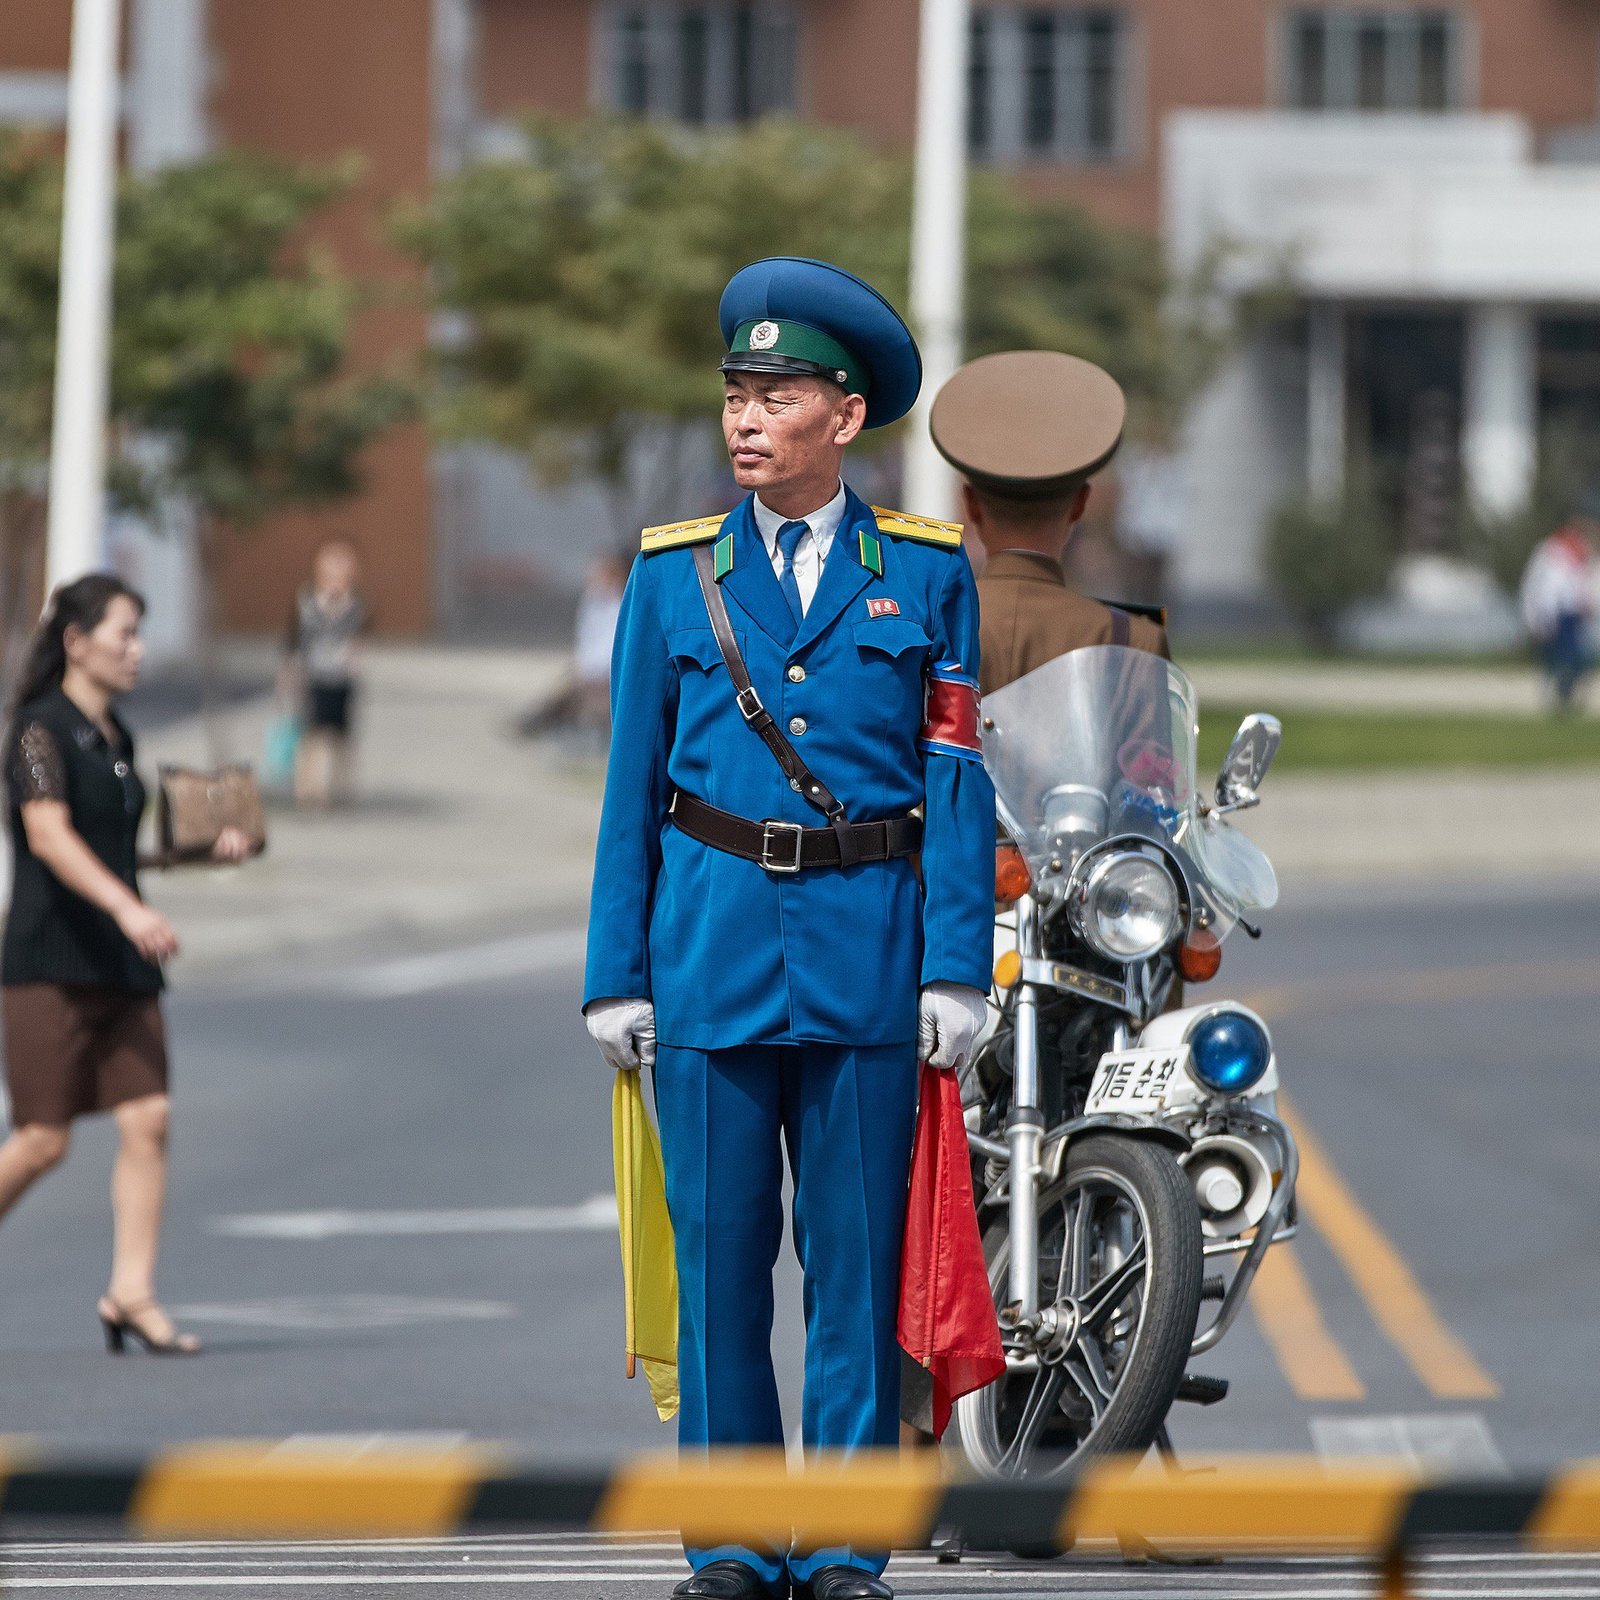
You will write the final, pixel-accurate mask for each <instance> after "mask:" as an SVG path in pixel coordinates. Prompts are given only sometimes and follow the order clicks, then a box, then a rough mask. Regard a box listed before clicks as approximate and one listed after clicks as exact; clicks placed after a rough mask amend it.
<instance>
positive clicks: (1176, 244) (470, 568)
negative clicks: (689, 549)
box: [0, 0, 1600, 632]
mask: <svg viewBox="0 0 1600 1600" xmlns="http://www.w3.org/2000/svg"><path fill="white" fill-rule="evenodd" d="M128 3H129V26H128V30H127V38H128V46H127V71H126V91H125V125H126V136H127V137H126V148H127V153H128V159H129V160H130V161H132V162H135V163H138V164H142V165H155V164H159V163H161V162H164V161H181V160H184V159H189V158H192V157H193V156H194V155H196V154H199V153H201V152H203V151H205V150H207V149H210V148H214V147H217V146H222V145H250V146H255V147H260V148H265V149H269V150H273V151H277V152H280V153H283V154H285V155H291V156H295V157H326V156H331V155H335V154H338V153H341V152H344V151H347V150H359V151H361V152H362V153H363V155H364V156H365V158H366V168H365V174H364V177H363V179H362V181H361V183H360V185H359V187H358V189H357V191H356V192H355V193H354V194H353V195H352V196H351V197H350V199H349V200H348V201H347V202H345V203H344V204H343V205H342V206H341V208H340V209H339V211H338V213H337V214H336V215H335V216H332V217H330V218H329V219H328V221H327V223H326V230H327V233H328V236H329V239H330V241H331V242H332V243H333V244H334V245H335V246H336V247H337V249H338V251H339V253H340V255H341V257H342V258H343V259H344V260H345V262H346V263H347V264H349V265H350V266H351V267H352V268H355V269H357V270H360V271H361V272H363V273H365V274H368V275H370V276H373V277H377V278H380V279H390V280H394V281H396V282H397V283H398V284H400V285H401V286H408V285H409V286H416V278H415V274H414V272H413V270H412V269H411V268H410V267H409V266H408V265H407V264H406V263H405V262H404V261H403V260H402V259H401V258H399V257H398V256H397V255H396V254H395V253H394V251H393V250H392V249H391V248H390V246H389V245H388V243H387V241H386V238H385V233H384V226H383V219H384V218H385V216H386V215H387V213H388V211H389V209H390V208H391V207H392V206H393V205H394V203H395V202H396V201H398V200H400V199H402V198H404V197H407V196H417V195H421V194H423V193H425V192H426V189H427V187H428V185H429V183H430V181H431V180H432V179H433V177H434V176H435V175H437V174H439V173H441V172H447V171H450V170H453V169H454V168H456V167H458V166H459V165H460V164H461V163H463V162H465V161H470V160H473V159H475V158H477V157H478V156H480V155H481V154H483V153H486V152H492V151H493V150H494V149H496V148H503V147H504V140H505V137H506V129H507V128H508V127H509V126H510V125H511V123H512V121H513V119H514V118H515V117H516V115H517V114H518V113H519V112H521V111H523V110H526V109H529V108H537V109H540V110H545V111H555V112H558V113H565V112H571V113H578V112H581V111H583V110H584V109H586V108H588V107H592V106H612V107H618V108H622V109H628V110H634V111H639V112H643V113H648V114H651V115H659V116H665V117H671V118H674V119H677V120H681V121H684V122H686V123H691V124H694V123H699V124H706V123H717V122H725V121H732V120H738V119H740V118H743V117H746V116H750V115H754V114H757V113H759V112H760V111H762V110H764V109H767V108H779V109H785V110H789V111H793V112H795V113H798V114H799V115H801V116H805V117H809V118H814V119H817V120H820V121H825V122H832V123H839V124H844V125H848V126H851V127H854V128H858V129H860V130H861V131H863V132H864V133H865V134H867V135H868V136H869V137H872V138H874V139H877V140H882V141H886V142H893V143H899V144H904V143H907V142H908V141H909V139H910V137H911V132H912V126H913V119H914V111H915V82H914V65H915V60H916V46H917V41H916V32H917V14H918V5H917V0H334V3H329V0H270V3H263V0H128ZM69 20H70V4H69V0H8V4H7V6H6V26H5V28H4V30H3V31H0V122H13V123H46V124H48V123H51V122H59V121H60V120H61V118H62V117H63V115H64V111H65V98H66V96H65V77H64V70H65V65H66V55H67V37H68V26H69ZM972 42H973V65H972V107H971V117H970V142H971V147H972V150H973V153H974V157H975V159H977V160H980V161H984V162H990V163H993V164H996V165H999V166H1002V167H1004V168H1007V169H1009V170H1014V171H1016V172H1017V173H1018V174H1019V175H1020V177H1021V178H1022V180H1023V181H1024V182H1026V183H1027V184H1028V185H1029V186H1030V187H1032V188H1034V189H1036V190H1038V191H1040V192H1048V193H1052V194H1061V195H1066V196H1070V197H1073V198H1075V199H1078V200H1080V201H1081V202H1082V203H1084V204H1086V205H1088V206H1090V207H1091V208H1092V209H1093V210H1094V211H1095V212H1096V213H1098V214H1099V215H1101V216H1103V217H1105V218H1106V219H1108V220H1111V221H1114V222H1117V223H1121V224H1125V225H1129V226H1136V227H1141V228H1145V229H1148V230H1150V231H1152V232H1160V233H1162V234H1163V235H1164V237H1165V239H1166V241H1167V244H1168V247H1169V249H1170V250H1171V251H1172V252H1173V254H1174V256H1175V258H1176V259H1177V260H1178V261H1179V262H1180V263H1183V262H1185V261H1190V260H1194V259H1198V257H1199V255H1200V254H1201V253H1202V252H1203V251H1204V250H1205V249H1206V247H1207V245H1208V243H1209V242H1211V241H1213V240H1214V239H1215V238H1217V237H1218V236H1219V235H1224V236H1226V238H1227V239H1228V240H1229V242H1230V243H1231V244H1232V245H1233V246H1235V247H1236V248H1237V254H1238V264H1237V266H1236V268H1235V271H1234V278H1233V280H1232V287H1235V288H1237V289H1238V290H1239V291H1240V292H1244V291H1245V290H1247V289H1248V288H1249V287H1250V286H1251V285H1252V283H1253V282H1257V281H1260V280H1261V278H1262V277H1263V276H1265V275H1266V274H1267V273H1268V272H1269V271H1272V270H1277V271H1280V272H1281V270H1282V268H1283V263H1284V262H1285V261H1290V262H1292V270H1293V272H1294V274H1295V279H1296V282H1297V283H1298V284H1299V285H1300V288H1301V291H1302V293H1303V296H1304V304H1303V312H1304V314H1303V315H1302V316H1300V317H1298V318H1295V319H1293V320H1292V325H1289V326H1286V327H1282V328H1277V329H1274V330H1271V331H1270V332H1269V333H1266V334H1263V335H1261V336H1259V337H1258V338H1257V339H1255V340H1254V341H1253V342H1252V344H1251V346H1250V347H1249V348H1247V349H1245V350H1243V351H1241V352H1240V354H1239V357H1238V359H1237V360H1236V361H1234V362H1233V363H1232V365H1231V366H1230V368H1229V370H1228V371H1227V372H1226V373H1224V374H1222V375H1221V376H1220V377H1219V379H1218V380H1217V382H1216V383H1215V384H1214V385H1213V386H1212V390H1211V391H1210V392H1209V393H1208V394H1207V395H1206V396H1205V397H1204V398H1203V399H1202V401H1201V403H1200V404H1199V406H1198V407H1197V409H1196V414H1195V417H1194V420H1193V425H1192V427H1191V430H1190V434H1189V438H1188V440H1187V445H1186V463H1185V474H1186V475H1185V477H1184V479H1183V482H1184V490H1183V493H1182V495H1181V496H1180V497H1179V500H1180V503H1181V506H1182V508H1183V509H1182V513H1181V516H1180V518H1179V520H1180V522H1181V524H1182V525H1181V527H1178V528H1176V529H1173V530H1169V532H1170V534H1171V536H1172V537H1174V538H1175V539H1176V540H1177V543H1178V548H1177V550H1176V551H1175V552H1174V555H1175V576H1176V580H1177V582H1178V583H1179V585H1180V586H1181V587H1182V588H1183V589H1185V590H1187V591H1190V592H1193V593H1196V594H1214V595H1218V596H1223V597H1226V596H1248V595H1249V594H1250V593H1252V592H1253V591H1254V590H1255V589H1256V588H1258V587H1259V574H1258V562H1257V557H1256V549H1257V543H1258V537H1259V530H1260V527H1261V525H1262V523H1263V520H1264V518H1265V517H1266V515H1267V514H1268V512H1269V511H1270V508H1271V505H1272V504H1273V503H1274V501H1275V500H1276V499H1278V498H1281V497H1282V496H1283V495H1284V494H1286V493H1289V492H1291V491H1292V490H1293V489H1294V488H1295V487H1296V486H1297V485H1298V484H1300V483H1303V482H1304V481H1305V480H1306V477H1307V474H1308V473H1309V475H1310V478H1311V480H1312V481H1313V482H1316V483H1319V484H1321V485H1323V486H1325V487H1330V486H1334V485H1336V484H1337V482H1338V481H1339V479H1340V476H1341V474H1342V473H1343V471H1344V464H1345V461H1346V458H1347V456H1348V455H1349V454H1350V453H1351V452H1352V451H1354V450H1355V449H1357V448H1364V449H1368V450H1369V451H1375V452H1377V453H1378V454H1379V455H1383V454H1385V453H1388V454H1391V455H1396V456H1398V457H1400V458H1404V457H1406V456H1407V453H1408V452H1410V451H1413V450H1414V449H1415V448H1417V446H1416V443H1415V440H1416V438H1420V437H1422V435H1423V434H1424V433H1426V436H1427V438H1428V439H1429V440H1430V441H1431V445H1430V448H1431V450H1432V451H1433V457H1430V459H1433V458H1435V457H1436V458H1438V459H1437V461H1436V468H1437V471H1438V472H1439V474H1441V475H1442V478H1444V479H1449V478H1450V476H1451V474H1452V473H1458V474H1459V476H1460V477H1461V478H1462V480H1463V482H1464V484H1465V486H1466V488H1467V489H1468V490H1469V491H1470V492H1472V493H1474V494H1476V495H1478V496H1479V497H1480V498H1482V499H1484V500H1485V502H1486V503H1489V504H1491V505H1499V506H1503V505H1508V504H1511V503H1513V502H1514V501H1515V500H1516V499H1517V497H1518V496H1519V495H1520V494H1521V493H1523V492H1524V490H1525V488H1526V484H1527V481H1528V478H1529V474H1530V472H1531V463H1532V460H1533V451H1534V444H1535V440H1536V438H1537V435H1538V431H1539V427H1540V425H1541V421H1542V420H1544V419H1547V418H1548V417H1550V416H1552V415H1558V414H1559V415H1563V416H1578V417H1588V416H1589V415H1590V414H1591V413H1593V414H1595V415H1596V416H1600V249H1597V248H1595V247H1596V246H1597V245H1600V238H1596V239H1593V240H1591V239H1590V238H1589V233H1590V232H1591V231H1593V230H1600V134H1592V133H1591V131H1590V130H1591V128H1593V127H1594V126H1595V125H1596V123H1597V120H1600V118H1597V85H1600V5H1597V4H1596V3H1595V0H1458V3H1454V4H1451V3H1447V0H1425V3H1419V4H1398V3H1385V0H1362V3H1354V4H1345V3H1329V4H1306V3H1293V4H1290V3H1284V0H1093V3H1068V0H1061V3H1053V4H1052V3H1046V0H993V3H989V0H974V17H973V41H972ZM427 335H428V326H427V320H426V317H425V316H424V314H423V312H422V311H421V310H420V308H419V307H415V306H414V307H412V308H410V309H407V308H405V307H404V306H403V305H402V306H401V307H399V308H391V309H386V310H384V311H382V312H375V313H373V314H371V315H369V316H368V317H367V319H366V320H365V322H364V324H363V327H362V330H361V337H360V341H359V342H360V351H361V355H362V358H363V359H366V360H382V359H388V358H390V357H392V356H393V355H394V353H396V352H397V351H405V350H415V349H420V348H421V347H422V346H423V345H424V343H425V341H426V338H427ZM1424 399H1426V403H1424ZM1424 420H1426V421H1427V426H1426V428H1424V426H1423V422H1424ZM369 482H370V488H369V490H368V492H367V493H366V494H365V495H364V497H363V498H362V499H361V500H360V501H359V502H358V503H355V504H352V505H350V506H347V507H342V508H339V509H337V510H335V511H333V512H330V513H326V514H321V515H317V516H306V517H298V516H297V517H291V518H285V519H282V520H281V521H280V522H279V523H277V524H276V525H274V526H273V527H271V528H269V529H265V530H262V531H261V533H260V534H258V535H256V536H253V537H252V538H251V539H249V540H248V541H242V542H241V544H240V546H239V552H238V555H237V558H236V560H235V563H234V567H233V570H232V572H231V573H230V574H229V578H228V586H227V594H226V597H225V600H226V608H227V612H228V615H229V617H230V618H231V620H232V621H233V622H234V623H235V624H237V625H239V626H242V627H247V628H271V627H275V626H276V625H277V623H278V621H279V618H280V616H281V614H282V611H283V607H284V604H285V601H286V597H287V595H288V594H289V592H290V590H291V588H292V586H293V584H294V582H295V581H296V579H297V577H298V575H299V574H300V573H301V572H302V571H303V568H304V563H305V559H306V556H307V553H308V550H309V547H310V546H311V545H312V544H313V543H314V542H315V540H316V539H317V538H318V537H319V536H320V534H321V533H323V532H324V531H326V530H327V529H329V528H339V529H344V530H348V531H349V532H351V533H352V534H353V535H354V536H355V537H356V539H357V540H358V542H359V543H360V544H361V545H362V546H363V547H364V549H365V550H366V551H367V553H368V557H369V567H370V581H371V587H372V589H373V592H374V598H375V600H376V604H377V609H378V612H379V614H380V616H381V617H382V619H383V621H384V623H385V625H386V626H387V627H389V628H391V629H393V630H396V631H401V632H420V631H424V630H426V629H428V628H430V627H432V626H435V625H437V624H439V623H440V622H444V623H447V624H454V623H468V622H470V621H472V620H473V618H474V615H475V614H476V612H477V611H479V610H480V609H482V608H483V606H484V605H485V604H486V603H487V601H488V600H489V599H491V598H492V596H493V592H494V591H495V590H496V588H497V587H507V588H515V587H517V585H518V584H522V585H525V586H528V587H536V586H538V585H539V584H550V583H554V584H556V585H560V584H562V583H564V582H567V581H569V580H570V579H571V578H572V577H573V576H574V574H575V571H576V565H577V563H579V562H580V561H581V557H582V552H583V550H584V549H586V548H590V547H592V546H593V544H594V543H595V542H596V541H598V540H600V539H602V538H604V537H605V534H604V532H603V531H602V523H601V519H600V515H599V511H598V507H597V505H596V504H595V503H593V499H592V497H588V496H586V495H585V494H584V493H583V491H582V490H577V491H572V492H569V493H567V494H565V495H560V496H553V495H551V494H550V493H548V492H547V491H544V490H542V489H540V488H539V487H538V486H536V485H533V484H531V483H530V482H529V481H528V479H527V475H526V473H525V471H524V470H523V468H522V467H521V465H520V464H519V463H517V462H514V461H510V460H507V459H506V458H504V457H501V456H498V455H496V454H495V453H494V452H489V451H475V450H468V451H454V452H450V453H448V454H440V453H430V449H429V446H428V444H427V441H426V440H425V439H424V437H423V436H422V434H421V432H420V430H415V429H412V430H405V431H402V432H401V433H399V434H397V435H395V436H394V437H392V438H391V439H389V440H387V441H386V442H385V443H384V444H382V445H381V446H380V447H379V448H378V449H377V450H376V451H375V452H374V455H373V460H372V462H371V464H370V470H369ZM1420 537H1421V538H1422V539H1423V542H1424V543H1425V542H1426V530H1424V532H1423V534H1422V535H1421V536H1420ZM129 547H130V548H132V549H135V550H136V551H142V552H143V553H142V556H140V559H142V560H143V561H144V562H145V563H147V565H148V567H149V569H150V577H151V579H152V580H153V581H155V582H156V583H157V586H158V587H160V586H162V585H165V586H167V587H168V588H170V589H171V590H172V591H173V592H177V591H179V590H181V587H182V572H181V570H180V569H181V566H182V551H181V548H179V549H176V550H174V549H172V548H169V547H162V548H156V547H155V546H153V545H151V544H150V542H149V541H145V542H144V544H142V545H141V544H140V543H139V541H138V540H137V539H134V540H133V541H132V543H131V544H130V546H129Z"/></svg>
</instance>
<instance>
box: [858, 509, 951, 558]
mask: <svg viewBox="0 0 1600 1600" xmlns="http://www.w3.org/2000/svg"><path fill="white" fill-rule="evenodd" d="M872 514H873V516H874V517H876V518H877V519H878V532H879V533H887V534H888V535H889V536H890V537H891V538H895V539H920V540H921V541H922V543H923V544H942V545H943V546H944V547H945V548H946V549H947V550H954V549H956V548H957V546H959V545H960V543H961V524H960V523H959V522H935V521H934V520H933V518H932V517H913V516H909V515H907V513H906V512H904V511H886V510H885V509H884V508H883V507H882V506H874V507H873V508H872Z"/></svg>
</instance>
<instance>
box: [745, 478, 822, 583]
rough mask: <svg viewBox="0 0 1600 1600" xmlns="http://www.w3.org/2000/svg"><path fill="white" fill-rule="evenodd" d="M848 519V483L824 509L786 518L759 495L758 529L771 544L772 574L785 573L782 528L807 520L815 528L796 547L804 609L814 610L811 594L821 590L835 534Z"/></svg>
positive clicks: (796, 571)
mask: <svg viewBox="0 0 1600 1600" xmlns="http://www.w3.org/2000/svg"><path fill="white" fill-rule="evenodd" d="M843 521H844V485H843V484H842V483H841V484H840V485H839V492H838V493H837V494H836V495H834V497H833V499H831V500H830V501H829V502H828V503H827V505H825V506H823V507H822V509H821V510H820V511H813V512H812V513H811V514H810V516H807V517H783V516H779V515H778V513H777V512H776V511H774V510H772V509H771V508H770V507H769V506H766V505H763V504H762V501H761V496H760V495H757V496H756V528H757V529H758V531H759V532H760V534H761V542H762V543H763V544H764V545H766V547H767V559H768V560H769V561H771V562H772V575H773V577H775V578H781V577H782V576H783V552H782V551H781V550H780V549H779V548H778V529H779V528H781V527H782V526H783V525H784V523H786V522H804V523H805V524H806V526H807V527H809V528H810V529H811V533H810V536H809V537H804V536H803V537H802V538H801V540H800V543H799V544H797V545H796V546H795V550H794V581H795V584H796V586H797V587H798V588H799V590H800V610H801V612H802V613H804V612H806V611H809V610H810V609H811V597H812V595H814V594H815V593H816V592H817V580H818V579H819V578H820V577H821V576H822V563H823V562H824V561H826V560H827V559H828V552H829V550H831V549H832V548H833V536H834V534H836V533H837V532H838V531H839V524H840V523H841V522H843Z"/></svg>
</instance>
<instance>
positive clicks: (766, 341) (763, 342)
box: [750, 322, 778, 350]
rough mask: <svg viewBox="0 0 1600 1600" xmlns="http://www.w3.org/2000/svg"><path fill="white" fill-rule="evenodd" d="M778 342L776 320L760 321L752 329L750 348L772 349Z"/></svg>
mask: <svg viewBox="0 0 1600 1600" xmlns="http://www.w3.org/2000/svg"><path fill="white" fill-rule="evenodd" d="M777 342H778V324H777V323H776V322H758V323H757V324H756V325H755V327H753V328H752V329H751V330H750V348H751V349H752V350H770V349H771V348H772V347H773V345H775V344H776V343H777Z"/></svg>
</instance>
